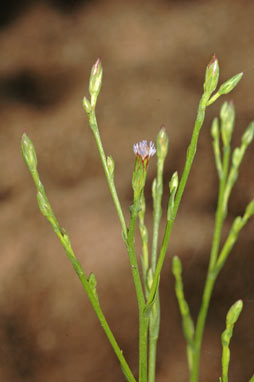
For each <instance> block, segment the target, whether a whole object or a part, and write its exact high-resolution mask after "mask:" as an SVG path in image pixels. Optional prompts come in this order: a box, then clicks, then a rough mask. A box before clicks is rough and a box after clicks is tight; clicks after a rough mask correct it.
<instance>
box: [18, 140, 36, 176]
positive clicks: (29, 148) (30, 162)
mask: <svg viewBox="0 0 254 382" xmlns="http://www.w3.org/2000/svg"><path fill="white" fill-rule="evenodd" d="M21 152H22V155H23V158H24V161H25V163H26V165H27V167H28V169H29V170H30V171H36V169H37V157H36V153H35V149H34V145H33V142H32V141H31V139H30V138H29V137H28V136H27V134H26V133H24V134H23V135H22V138H21Z"/></svg>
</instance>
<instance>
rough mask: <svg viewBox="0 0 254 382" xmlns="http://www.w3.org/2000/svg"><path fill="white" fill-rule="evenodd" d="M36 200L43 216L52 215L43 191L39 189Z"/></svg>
mask: <svg viewBox="0 0 254 382" xmlns="http://www.w3.org/2000/svg"><path fill="white" fill-rule="evenodd" d="M37 202H38V206H39V208H40V211H41V213H42V215H44V216H45V217H49V216H51V215H52V209H51V207H50V205H49V202H48V200H47V199H46V198H45V196H44V195H43V193H42V192H40V191H38V192H37Z"/></svg>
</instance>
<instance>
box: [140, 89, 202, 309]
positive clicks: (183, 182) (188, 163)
mask: <svg viewBox="0 0 254 382" xmlns="http://www.w3.org/2000/svg"><path fill="white" fill-rule="evenodd" d="M207 101H208V96H207V94H205V93H204V94H203V96H202V98H201V100H200V103H199V106H198V112H197V117H196V121H195V126H194V130H193V133H192V137H191V142H190V145H189V147H188V150H187V155H186V161H185V166H184V170H183V174H182V177H181V181H180V184H179V187H178V191H177V194H176V198H175V203H174V209H173V214H172V218H171V219H170V220H168V221H167V224H166V228H165V233H164V237H163V242H162V247H161V251H160V255H159V259H158V263H157V266H156V270H155V275H154V280H153V284H152V287H151V291H150V295H149V298H148V301H147V306H148V305H150V304H151V303H152V301H153V298H154V295H155V293H156V290H157V287H158V283H159V277H160V273H161V270H162V266H163V263H164V260H165V256H166V251H167V247H168V242H169V238H170V234H171V231H172V228H173V224H174V221H175V217H176V214H177V211H178V208H179V204H180V202H181V199H182V195H183V192H184V189H185V186H186V182H187V180H188V177H189V173H190V170H191V166H192V162H193V159H194V156H195V153H196V149H197V142H198V137H199V133H200V129H201V127H202V125H203V122H204V118H205V109H206V105H207Z"/></svg>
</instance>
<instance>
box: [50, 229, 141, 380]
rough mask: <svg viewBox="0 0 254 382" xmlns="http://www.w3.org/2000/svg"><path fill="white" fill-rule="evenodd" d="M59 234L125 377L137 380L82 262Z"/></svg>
mask: <svg viewBox="0 0 254 382" xmlns="http://www.w3.org/2000/svg"><path fill="white" fill-rule="evenodd" d="M57 236H58V237H59V239H60V241H61V244H62V245H63V247H64V249H65V251H66V254H67V256H68V257H69V259H70V261H71V263H72V265H73V268H74V270H75V272H76V273H77V275H78V277H79V279H80V281H81V284H82V286H83V288H84V289H85V291H86V293H87V295H88V298H89V300H90V302H91V305H92V307H93V309H94V311H95V313H96V315H97V317H98V319H99V321H100V324H101V326H102V328H103V330H104V332H105V334H106V336H107V338H108V340H109V342H110V344H111V346H112V348H113V350H114V352H115V354H116V356H117V358H118V360H119V362H120V364H121V367H122V370H123V372H124V375H125V377H126V378H127V380H128V381H129V382H136V379H135V377H134V375H133V374H132V371H131V370H130V368H129V365H128V364H127V362H126V360H125V358H124V356H123V352H122V350H121V349H120V348H119V346H118V344H117V342H116V339H115V337H114V335H113V333H112V331H111V329H110V327H109V325H108V323H107V320H106V318H105V316H104V314H103V312H102V310H101V307H100V304H99V301H98V299H97V298H96V296H95V295H94V293H93V291H92V290H91V287H90V285H89V282H88V281H87V278H86V276H85V274H84V271H83V269H82V267H81V264H80V263H79V262H78V261H77V259H76V257H75V255H74V253H73V250H72V248H71V247H70V246H68V248H67V247H66V245H65V242H64V240H63V238H62V235H61V234H60V233H57Z"/></svg>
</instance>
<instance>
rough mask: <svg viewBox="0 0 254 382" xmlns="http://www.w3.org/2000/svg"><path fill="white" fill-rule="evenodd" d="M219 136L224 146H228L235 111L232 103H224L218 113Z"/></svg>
mask: <svg viewBox="0 0 254 382" xmlns="http://www.w3.org/2000/svg"><path fill="white" fill-rule="evenodd" d="M220 117H221V136H222V141H223V144H224V146H227V145H229V143H230V141H231V137H232V133H233V129H234V121H235V109H234V105H233V103H232V102H224V104H223V105H222V107H221V111H220Z"/></svg>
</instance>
